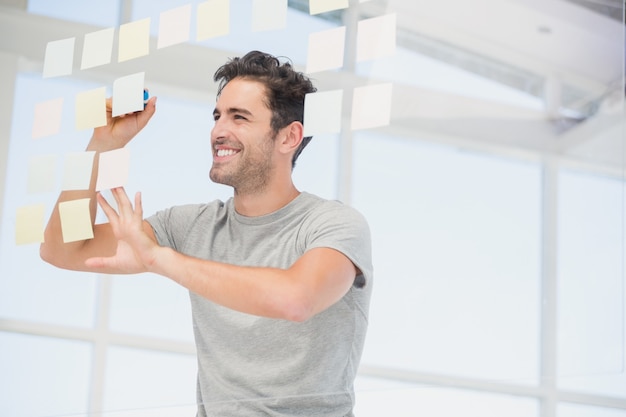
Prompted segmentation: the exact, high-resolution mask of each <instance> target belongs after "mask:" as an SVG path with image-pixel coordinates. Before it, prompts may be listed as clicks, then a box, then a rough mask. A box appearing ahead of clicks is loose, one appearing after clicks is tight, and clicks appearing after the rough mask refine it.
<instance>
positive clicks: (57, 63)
mask: <svg viewBox="0 0 626 417" xmlns="http://www.w3.org/2000/svg"><path fill="white" fill-rule="evenodd" d="M75 41H76V38H68V39H61V40H58V41H52V42H48V44H47V45H46V54H45V56H44V61H43V78H50V77H58V76H61V75H70V74H71V73H72V65H73V64H74V43H75Z"/></svg>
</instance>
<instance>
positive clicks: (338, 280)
mask: <svg viewBox="0 0 626 417" xmlns="http://www.w3.org/2000/svg"><path fill="white" fill-rule="evenodd" d="M214 78H215V81H217V82H219V88H218V99H217V103H216V107H215V110H214V112H213V117H214V119H215V125H214V127H213V130H212V131H211V144H212V150H213V155H212V158H213V165H212V168H211V171H210V178H211V180H213V181H215V182H218V183H221V184H226V185H229V186H231V187H232V188H233V197H232V198H230V199H228V200H227V201H225V202H222V201H218V200H216V201H212V202H209V203H200V204H191V205H181V206H175V207H171V208H169V209H166V210H163V211H160V212H158V213H156V214H155V215H152V216H150V217H148V218H146V219H144V218H143V211H142V207H141V196H140V194H139V193H137V194H136V195H135V197H134V201H133V202H131V200H130V199H129V197H128V196H127V194H126V192H125V191H124V190H123V189H121V188H118V189H114V190H112V193H113V196H114V198H115V200H116V203H117V208H114V207H113V206H111V205H110V204H109V203H108V202H107V201H106V200H105V199H104V198H102V196H101V195H100V194H97V193H95V191H94V190H93V187H94V185H95V178H96V175H97V174H96V171H97V169H94V178H93V179H92V189H91V190H89V191H85V192H77V191H71V192H68V191H65V192H63V193H62V194H61V196H60V197H59V202H61V201H66V200H71V199H76V198H86V197H88V198H91V199H92V201H95V200H97V201H98V203H99V204H100V206H101V207H102V209H103V211H104V212H105V214H106V215H107V217H108V219H109V222H108V223H104V224H98V225H94V238H93V239H90V240H86V241H81V242H73V243H68V244H64V243H63V242H62V235H61V226H60V220H59V214H58V205H57V208H55V211H54V212H53V213H52V216H51V218H50V221H49V223H48V226H47V228H46V233H45V243H44V244H42V246H41V256H42V258H43V259H44V260H46V261H47V262H50V263H52V264H54V265H57V266H59V267H61V268H67V269H75V270H85V271H95V272H101V273H102V272H104V273H116V274H120V273H139V272H154V273H157V274H160V275H163V276H165V277H167V278H170V279H172V280H174V281H176V282H177V283H179V284H180V285H182V286H184V287H186V288H187V289H188V290H189V291H190V298H191V303H192V313H193V320H194V331H195V339H196V345H197V354H198V381H197V395H198V414H197V415H198V416H220V417H223V416H259V415H267V416H308V417H315V416H324V417H330V416H337V417H343V416H352V415H353V411H352V410H353V407H354V401H355V399H354V388H353V382H354V379H355V376H356V372H357V368H358V364H359V361H360V358H361V352H362V349H363V343H364V339H365V334H366V328H367V319H368V311H369V301H370V296H371V288H372V265H371V249H370V246H371V245H370V235H369V229H368V226H367V223H366V221H365V219H364V218H363V217H362V216H361V215H360V214H359V213H358V212H357V211H355V210H354V209H352V208H350V207H348V206H345V205H343V204H341V203H340V202H337V201H329V200H324V199H322V198H320V197H317V196H315V195H313V194H309V193H306V192H301V191H299V190H298V189H297V188H296V186H295V185H294V183H293V181H292V176H291V174H292V170H293V168H294V165H295V163H296V160H297V158H298V156H299V155H300V152H302V149H303V148H304V147H305V146H306V144H307V143H308V142H309V141H310V139H311V138H310V137H308V138H304V137H303V114H304V97H305V95H306V94H308V93H311V92H314V91H315V88H314V87H313V85H312V83H311V82H310V80H309V79H308V78H307V77H305V76H304V75H303V74H301V73H299V72H297V71H295V70H294V69H293V68H292V66H291V65H290V64H289V63H287V62H284V63H283V62H281V61H280V60H279V59H277V58H275V57H273V56H271V55H268V54H265V53H262V52H258V51H253V52H250V53H248V54H246V55H245V56H243V57H241V58H234V59H231V60H230V61H229V62H227V63H226V64H225V65H223V66H222V67H220V68H219V69H218V70H217V72H216V73H215V77H214ZM109 104H110V103H109ZM155 110H156V99H155V98H152V99H151V100H150V101H149V102H148V104H147V106H146V109H145V110H144V111H142V112H139V113H135V114H131V115H125V116H124V117H118V118H112V117H111V115H110V113H109V114H108V123H107V126H104V127H101V128H97V129H95V130H94V134H93V136H92V138H91V141H90V143H89V145H88V150H94V151H96V152H103V151H107V150H111V149H116V148H119V147H122V146H125V145H126V144H127V143H128V142H129V141H130V140H131V139H132V138H133V137H134V136H135V135H136V134H137V133H138V132H139V131H140V130H141V129H142V128H143V127H144V126H145V125H146V124H147V123H148V122H149V120H150V118H151V117H152V115H153V114H154V113H155ZM95 159H96V161H97V158H95ZM96 168H97V167H96ZM95 212H96V207H95V203H93V204H92V219H95Z"/></svg>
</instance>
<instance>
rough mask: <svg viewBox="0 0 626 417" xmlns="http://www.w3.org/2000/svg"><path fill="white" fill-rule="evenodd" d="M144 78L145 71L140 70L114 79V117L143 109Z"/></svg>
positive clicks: (112, 112)
mask: <svg viewBox="0 0 626 417" xmlns="http://www.w3.org/2000/svg"><path fill="white" fill-rule="evenodd" d="M144 78H145V72H138V73H136V74H131V75H127V76H125V77H121V78H118V79H116V80H115V81H113V96H112V100H113V104H112V109H111V115H112V116H113V117H116V116H121V115H122V114H128V113H133V112H136V111H141V110H143V105H144V102H143V101H144V100H143V90H144Z"/></svg>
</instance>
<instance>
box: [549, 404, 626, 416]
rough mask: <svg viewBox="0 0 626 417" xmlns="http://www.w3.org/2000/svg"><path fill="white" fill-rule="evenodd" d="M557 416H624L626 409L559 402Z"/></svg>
mask: <svg viewBox="0 0 626 417" xmlns="http://www.w3.org/2000/svg"><path fill="white" fill-rule="evenodd" d="M556 415H557V417H626V410H619V409H616V408H605V407H594V406H590V405H581V404H559V406H558V408H557V414H556Z"/></svg>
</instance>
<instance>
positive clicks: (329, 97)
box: [304, 90, 343, 136]
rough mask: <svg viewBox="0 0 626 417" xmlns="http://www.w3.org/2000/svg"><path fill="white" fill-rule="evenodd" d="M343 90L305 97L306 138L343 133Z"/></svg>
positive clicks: (311, 94)
mask: <svg viewBox="0 0 626 417" xmlns="http://www.w3.org/2000/svg"><path fill="white" fill-rule="evenodd" d="M342 106H343V90H333V91H324V92H316V93H310V94H307V95H306V96H304V136H313V135H317V134H320V133H338V132H340V131H341V114H342Z"/></svg>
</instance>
